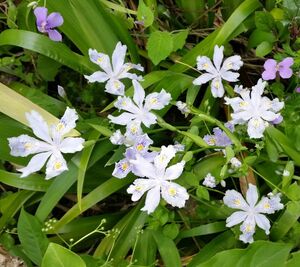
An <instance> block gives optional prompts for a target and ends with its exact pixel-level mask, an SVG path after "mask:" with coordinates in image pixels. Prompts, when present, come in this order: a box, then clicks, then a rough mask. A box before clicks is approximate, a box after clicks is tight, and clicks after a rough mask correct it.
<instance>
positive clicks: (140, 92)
mask: <svg viewBox="0 0 300 267" xmlns="http://www.w3.org/2000/svg"><path fill="white" fill-rule="evenodd" d="M132 83H133V87H134V95H133V101H132V100H131V98H130V97H127V96H123V97H121V96H119V97H118V100H117V101H116V102H115V107H116V108H118V109H119V110H126V111H127V112H123V113H122V114H121V115H120V116H118V117H114V116H112V115H109V116H108V118H109V119H110V121H111V122H112V123H115V124H120V125H128V124H129V123H132V122H133V123H136V124H139V125H140V124H141V123H143V124H144V125H145V126H146V127H148V128H149V127H150V126H151V125H152V124H154V123H156V116H155V115H154V114H153V113H151V112H150V111H151V110H160V109H162V108H164V107H165V106H166V105H168V104H169V102H170V100H171V95H170V94H169V93H167V92H166V91H165V90H164V89H162V90H161V92H160V93H157V92H155V93H151V94H149V95H147V96H146V97H145V90H144V88H143V87H142V86H141V85H140V83H139V82H137V81H135V80H133V81H132Z"/></svg>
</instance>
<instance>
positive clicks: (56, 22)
mask: <svg viewBox="0 0 300 267" xmlns="http://www.w3.org/2000/svg"><path fill="white" fill-rule="evenodd" d="M47 13H48V9H47V8H45V7H37V8H35V9H34V15H35V17H36V26H37V28H38V30H39V32H42V33H47V34H48V35H49V38H50V39H51V40H53V41H56V42H60V41H61V40H62V36H61V34H60V33H59V32H58V31H57V30H54V29H53V28H56V27H59V26H61V25H62V24H63V23H64V19H63V17H62V16H61V15H60V14H59V13H58V12H53V13H51V14H49V16H47Z"/></svg>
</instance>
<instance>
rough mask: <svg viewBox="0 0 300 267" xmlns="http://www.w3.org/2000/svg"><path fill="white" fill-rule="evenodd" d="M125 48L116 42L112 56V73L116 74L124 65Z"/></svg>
mask: <svg viewBox="0 0 300 267" xmlns="http://www.w3.org/2000/svg"><path fill="white" fill-rule="evenodd" d="M126 50H127V46H126V45H122V44H121V42H118V43H117V45H116V48H115V50H114V52H113V54H112V65H113V70H114V73H118V72H119V71H120V70H121V68H122V66H123V65H124V60H125V55H126Z"/></svg>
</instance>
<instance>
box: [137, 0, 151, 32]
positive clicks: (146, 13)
mask: <svg viewBox="0 0 300 267" xmlns="http://www.w3.org/2000/svg"><path fill="white" fill-rule="evenodd" d="M137 18H138V20H139V21H142V22H144V27H145V28H147V27H149V26H151V25H152V23H153V21H154V14H153V12H152V10H151V8H150V7H148V6H146V5H145V3H144V1H143V0H140V1H139V7H138V10H137Z"/></svg>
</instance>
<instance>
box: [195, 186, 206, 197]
mask: <svg viewBox="0 0 300 267" xmlns="http://www.w3.org/2000/svg"><path fill="white" fill-rule="evenodd" d="M196 195H197V197H199V198H202V199H206V200H209V192H208V190H207V188H205V187H204V186H201V185H199V186H198V187H197V190H196Z"/></svg>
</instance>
